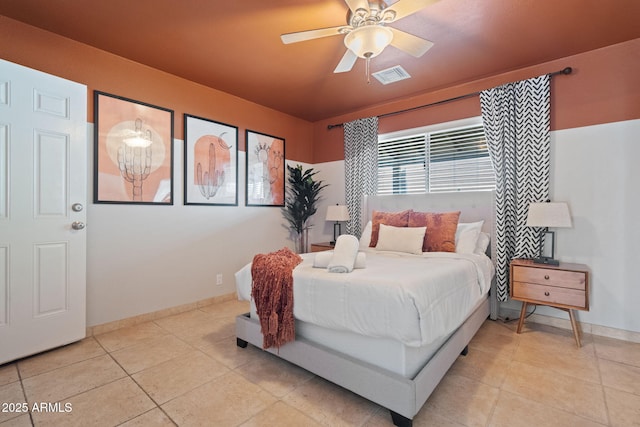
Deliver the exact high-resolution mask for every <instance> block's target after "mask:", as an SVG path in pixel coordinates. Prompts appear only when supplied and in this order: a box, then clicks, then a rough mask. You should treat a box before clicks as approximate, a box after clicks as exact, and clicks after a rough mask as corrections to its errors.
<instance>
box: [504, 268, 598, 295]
mask: <svg viewBox="0 0 640 427" xmlns="http://www.w3.org/2000/svg"><path fill="white" fill-rule="evenodd" d="M586 278H587V276H586V274H585V273H584V272H581V271H566V270H555V269H550V268H549V269H547V268H531V267H518V266H514V267H513V280H514V281H516V282H527V283H537V284H540V285H545V286H551V285H552V286H554V287H561V288H571V289H578V290H581V291H584V290H585V283H586ZM582 293H583V294H584V292H582Z"/></svg>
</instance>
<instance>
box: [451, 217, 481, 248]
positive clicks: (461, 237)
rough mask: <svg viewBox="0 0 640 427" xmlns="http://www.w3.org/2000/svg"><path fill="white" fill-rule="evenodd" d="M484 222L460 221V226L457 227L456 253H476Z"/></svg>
mask: <svg viewBox="0 0 640 427" xmlns="http://www.w3.org/2000/svg"><path fill="white" fill-rule="evenodd" d="M483 224H484V220H483V221H478V222H469V223H458V228H457V229H456V253H459V254H472V253H474V251H475V249H476V243H477V242H478V236H479V235H480V230H482V225H483Z"/></svg>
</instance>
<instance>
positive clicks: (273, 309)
mask: <svg viewBox="0 0 640 427" xmlns="http://www.w3.org/2000/svg"><path fill="white" fill-rule="evenodd" d="M300 262H302V258H300V255H297V254H295V253H293V252H291V250H290V249H289V248H283V249H280V250H279V251H276V252H271V253H268V254H258V255H256V256H255V257H253V263H252V264H251V278H252V286H251V297H252V298H253V300H254V301H255V303H256V309H257V312H258V316H259V317H260V327H261V328H262V337H263V340H262V347H263V348H270V347H277V348H280V346H282V345H284V344H285V343H287V342H289V341H293V340H294V339H295V337H296V331H295V323H294V319H293V269H294V268H295V267H296V265H298V264H300Z"/></svg>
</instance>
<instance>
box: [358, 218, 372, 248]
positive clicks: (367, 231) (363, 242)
mask: <svg viewBox="0 0 640 427" xmlns="http://www.w3.org/2000/svg"><path fill="white" fill-rule="evenodd" d="M372 228H373V225H372V224H371V221H369V222H367V225H365V226H364V231H363V232H362V235H361V236H360V250H361V251H365V250H367V249H369V243H371V229H372Z"/></svg>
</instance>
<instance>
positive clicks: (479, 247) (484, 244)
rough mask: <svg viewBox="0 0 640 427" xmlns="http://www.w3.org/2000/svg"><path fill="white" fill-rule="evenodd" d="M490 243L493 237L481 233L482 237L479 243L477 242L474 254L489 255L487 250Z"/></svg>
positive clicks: (480, 236) (479, 237) (479, 238)
mask: <svg viewBox="0 0 640 427" xmlns="http://www.w3.org/2000/svg"><path fill="white" fill-rule="evenodd" d="M490 241H491V237H490V236H489V233H485V232H483V231H481V232H480V235H479V236H478V241H477V242H476V249H475V250H474V251H473V253H474V254H481V255H485V254H486V253H487V248H488V247H489V242H490Z"/></svg>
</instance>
